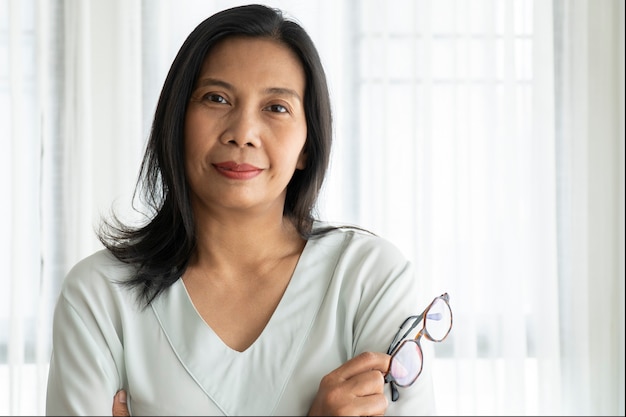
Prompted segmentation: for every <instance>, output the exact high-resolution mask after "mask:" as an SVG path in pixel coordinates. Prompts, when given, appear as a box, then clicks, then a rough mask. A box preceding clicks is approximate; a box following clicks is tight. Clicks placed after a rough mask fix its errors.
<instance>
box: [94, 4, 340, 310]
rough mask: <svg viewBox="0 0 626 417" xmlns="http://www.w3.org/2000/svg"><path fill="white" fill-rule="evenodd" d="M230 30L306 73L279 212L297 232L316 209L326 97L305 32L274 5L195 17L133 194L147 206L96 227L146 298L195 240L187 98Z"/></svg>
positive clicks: (175, 271)
mask: <svg viewBox="0 0 626 417" xmlns="http://www.w3.org/2000/svg"><path fill="white" fill-rule="evenodd" d="M233 36H249V37H264V38H269V39H274V40H276V41H277V42H280V43H282V44H284V45H286V46H287V47H289V48H290V49H291V50H292V51H294V53H295V54H296V55H297V56H298V57H299V59H300V61H301V63H302V66H303V68H304V72H305V76H306V87H305V95H304V109H305V116H306V123H307V139H306V142H305V145H304V147H305V152H306V154H307V164H306V167H305V169H303V170H297V171H296V172H295V174H294V176H293V177H292V179H291V181H290V182H289V184H288V185H287V193H286V199H285V207H284V211H283V215H284V216H286V217H288V218H289V219H290V220H291V221H293V223H294V224H295V226H296V228H297V230H298V232H299V234H300V235H301V236H302V237H303V238H305V239H309V238H311V237H312V236H313V235H314V234H315V232H314V231H313V229H312V225H313V222H314V210H315V206H316V203H317V198H318V195H319V192H320V188H321V186H322V183H323V181H324V177H325V175H326V170H327V168H328V162H329V158H330V148H331V142H332V115H331V105H330V98H329V92H328V86H327V83H326V75H325V73H324V69H323V67H322V63H321V60H320V57H319V54H318V52H317V49H316V48H315V45H314V44H313V42H312V40H311V38H310V37H309V35H308V34H307V33H306V31H305V30H304V29H303V28H302V27H301V26H300V25H299V24H298V23H296V22H295V21H292V20H288V19H286V18H285V17H284V16H283V14H282V13H281V11H280V10H277V9H273V8H269V7H266V6H262V5H247V6H239V7H234V8H230V9H227V10H223V11H221V12H218V13H216V14H214V15H212V16H211V17H209V18H207V19H206V20H204V21H203V22H202V23H200V24H199V25H198V26H197V27H196V28H195V29H194V30H193V31H192V32H191V33H190V34H189V36H188V37H187V39H186V40H185V42H184V43H183V45H182V46H181V48H180V50H179V51H178V54H177V55H176V58H175V59H174V62H173V63H172V66H171V68H170V70H169V72H168V74H167V78H166V79H165V83H164V85H163V89H162V90H161V95H160V97H159V101H158V104H157V107H156V111H155V115H154V121H153V123H152V129H151V132H150V137H149V139H148V143H147V147H146V150H145V154H144V157H143V161H142V163H141V169H140V173H139V178H138V181H137V185H136V188H135V197H139V198H140V199H141V200H142V201H143V203H144V204H145V206H146V207H147V208H148V209H149V210H150V213H148V220H147V221H146V222H145V224H143V225H141V226H130V225H128V224H125V223H124V222H122V221H121V220H120V219H119V217H117V216H116V215H115V214H113V216H112V218H111V219H110V220H103V221H102V223H101V227H100V229H99V231H98V238H99V239H100V241H101V242H102V244H103V245H104V246H105V247H106V248H107V249H108V250H109V251H111V253H112V254H113V255H114V256H115V257H116V258H117V259H119V260H120V261H122V262H124V263H127V264H130V265H132V266H133V267H134V268H135V273H134V275H133V277H131V279H129V280H128V281H124V284H125V285H127V286H130V287H134V288H137V290H138V291H139V299H140V300H141V301H143V303H144V305H149V304H150V303H151V302H152V301H153V300H154V298H155V297H156V296H158V295H159V294H160V293H161V292H162V291H164V290H165V289H167V288H168V287H169V286H170V285H172V284H173V283H174V282H175V281H176V280H177V279H178V278H180V276H182V274H183V272H184V271H185V269H186V267H187V264H188V262H189V259H190V257H191V255H192V253H193V250H194V248H195V245H196V231H195V223H194V217H193V213H192V210H191V205H190V201H189V191H188V186H187V181H186V178H185V170H184V164H185V161H184V149H183V147H184V143H183V142H184V141H183V131H184V120H185V113H186V111H187V105H188V101H189V98H190V97H191V94H192V91H193V87H194V84H195V82H196V80H197V77H198V76H199V73H200V70H201V67H202V64H203V61H204V59H205V58H206V56H207V54H208V52H209V51H210V49H211V48H212V47H213V46H214V45H215V44H216V43H217V42H219V41H221V40H223V39H225V38H228V37H233Z"/></svg>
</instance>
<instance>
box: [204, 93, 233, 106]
mask: <svg viewBox="0 0 626 417" xmlns="http://www.w3.org/2000/svg"><path fill="white" fill-rule="evenodd" d="M202 98H203V99H204V100H207V101H210V102H212V103H218V104H228V101H226V99H225V98H224V97H222V96H220V95H219V94H215V93H209V94H205V95H204V96H202Z"/></svg>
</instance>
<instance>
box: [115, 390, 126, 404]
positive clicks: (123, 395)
mask: <svg viewBox="0 0 626 417" xmlns="http://www.w3.org/2000/svg"><path fill="white" fill-rule="evenodd" d="M117 399H118V400H119V401H120V402H121V403H122V404H126V391H120V392H118V394H117Z"/></svg>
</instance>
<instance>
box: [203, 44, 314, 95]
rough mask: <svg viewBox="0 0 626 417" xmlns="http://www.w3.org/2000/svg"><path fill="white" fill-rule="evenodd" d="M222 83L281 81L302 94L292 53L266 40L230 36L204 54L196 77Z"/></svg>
mask: <svg viewBox="0 0 626 417" xmlns="http://www.w3.org/2000/svg"><path fill="white" fill-rule="evenodd" d="M203 77H217V78H227V80H226V81H229V80H230V81H236V80H238V79H239V80H240V81H244V80H247V81H256V82H261V81H265V82H272V81H273V82H279V83H280V82H281V81H282V82H283V83H289V84H292V85H291V87H296V86H299V87H301V90H302V91H304V84H305V76H304V68H303V65H302V62H301V61H300V58H299V57H298V56H297V55H296V53H295V52H294V51H293V50H292V49H291V48H290V47H288V46H287V45H285V44H284V43H282V42H280V41H277V40H275V39H271V38H266V37H258V38H255V37H243V36H237V37H230V38H226V39H223V40H221V41H219V42H218V43H216V44H215V45H214V46H213V47H212V48H211V49H210V50H209V52H208V53H207V55H206V57H205V58H204V62H203V65H202V68H201V71H200V76H199V78H200V79H202V78H203Z"/></svg>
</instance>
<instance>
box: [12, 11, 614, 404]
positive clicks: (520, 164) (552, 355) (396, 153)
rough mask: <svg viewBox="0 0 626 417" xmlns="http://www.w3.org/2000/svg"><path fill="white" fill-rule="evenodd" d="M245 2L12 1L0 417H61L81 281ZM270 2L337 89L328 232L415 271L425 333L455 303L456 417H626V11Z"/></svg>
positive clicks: (444, 375)
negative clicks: (64, 313) (167, 95)
mask: <svg viewBox="0 0 626 417" xmlns="http://www.w3.org/2000/svg"><path fill="white" fill-rule="evenodd" d="M242 3H243V2H240V1H208V0H207V1H199V0H196V1H191V0H143V1H142V0H0V141H1V142H0V143H1V145H2V146H1V149H2V152H0V189H2V191H3V193H4V195H5V198H3V204H2V205H0V232H1V233H0V265H3V266H4V268H3V270H4V274H2V275H0V288H1V289H0V415H41V414H43V412H44V402H45V385H46V378H47V366H48V359H49V356H50V338H51V334H50V327H51V319H52V309H53V307H54V303H55V302H56V298H57V296H58V291H59V288H60V284H61V282H62V280H63V277H64V275H65V274H66V273H67V271H68V270H69V268H70V267H71V266H72V265H73V264H74V263H75V262H77V261H78V260H79V259H81V258H82V257H84V256H86V255H88V254H90V253H91V252H93V251H94V250H97V249H99V248H100V245H99V243H98V242H97V240H96V238H95V234H94V232H93V230H94V227H95V225H96V224H97V221H98V219H99V216H100V215H101V214H104V215H106V214H107V213H108V211H109V209H110V208H111V206H112V205H113V206H115V207H116V208H118V209H119V210H121V211H122V213H124V212H126V213H127V214H128V215H129V216H130V215H132V214H131V213H130V212H129V211H128V207H129V206H130V197H131V193H132V189H133V187H134V184H135V180H136V177H137V174H138V169H139V162H140V158H141V152H142V149H143V146H144V144H145V140H146V138H147V135H148V129H149V124H150V119H151V117H152V113H153V111H154V108H155V105H156V100H157V97H158V94H159V92H160V88H161V84H162V82H163V80H164V78H165V74H166V72H167V70H168V68H169V65H170V63H171V61H172V59H173V57H174V55H175V53H176V51H177V49H178V48H179V46H180V45H181V43H182V41H183V40H184V38H185V36H186V35H187V34H188V33H189V32H190V31H191V30H192V29H193V28H194V27H195V26H196V25H197V24H198V23H199V22H200V21H201V20H203V19H204V18H206V17H208V16H209V15H210V14H212V13H214V12H216V11H218V10H220V9H223V8H226V7H230V6H233V5H237V4H242ZM267 4H268V5H271V6H276V7H280V8H282V9H284V10H285V11H286V12H287V13H288V14H290V15H292V16H293V17H295V18H296V19H297V20H299V21H300V22H301V23H302V24H303V26H304V27H305V28H306V29H307V30H308V31H309V33H310V34H311V36H312V38H313V40H314V41H315V42H316V44H317V46H318V49H319V51H320V54H321V55H322V60H323V62H324V65H325V67H326V70H327V74H328V77H329V82H330V88H331V94H332V100H333V105H334V114H335V121H336V124H335V148H334V151H333V155H332V163H331V171H330V175H329V178H328V181H327V183H326V185H325V188H324V192H323V195H322V200H321V202H320V215H321V217H323V218H324V219H327V220H331V221H336V222H342V221H343V222H350V223H356V224H359V225H361V226H364V227H366V228H369V229H371V230H372V231H374V232H376V233H377V234H379V235H382V236H384V237H386V238H388V239H389V240H391V241H393V242H394V243H395V244H396V245H397V246H398V247H399V248H400V249H401V250H402V251H403V252H404V253H405V254H406V255H407V257H409V258H410V259H411V260H413V261H414V262H415V265H416V268H417V279H419V281H420V286H421V289H422V293H421V298H422V301H423V304H424V305H417V306H415V308H416V312H419V311H421V309H422V308H423V307H424V306H425V305H426V303H427V302H428V301H429V300H430V299H432V297H434V296H436V295H439V294H441V293H443V292H446V291H447V292H448V293H449V294H450V296H451V300H450V303H451V306H452V309H453V312H454V327H453V330H452V332H451V334H450V336H449V338H448V339H447V340H446V341H445V342H444V343H442V344H439V345H437V346H434V347H433V349H434V352H435V360H434V361H433V362H432V363H427V364H426V365H425V366H431V367H432V368H433V375H434V379H435V393H436V397H437V398H436V399H437V406H438V410H439V412H440V414H442V415H624V313H625V307H624V280H625V274H624V2H623V1H621V0H535V1H532V0H390V1H382V0H377V1H374V0H321V1H310V0H301V1H300V0H298V1H296V0H291V1H289V0H284V1H277V0H276V1H268V2H267ZM389 331H390V332H393V329H389ZM426 343H428V342H426Z"/></svg>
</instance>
